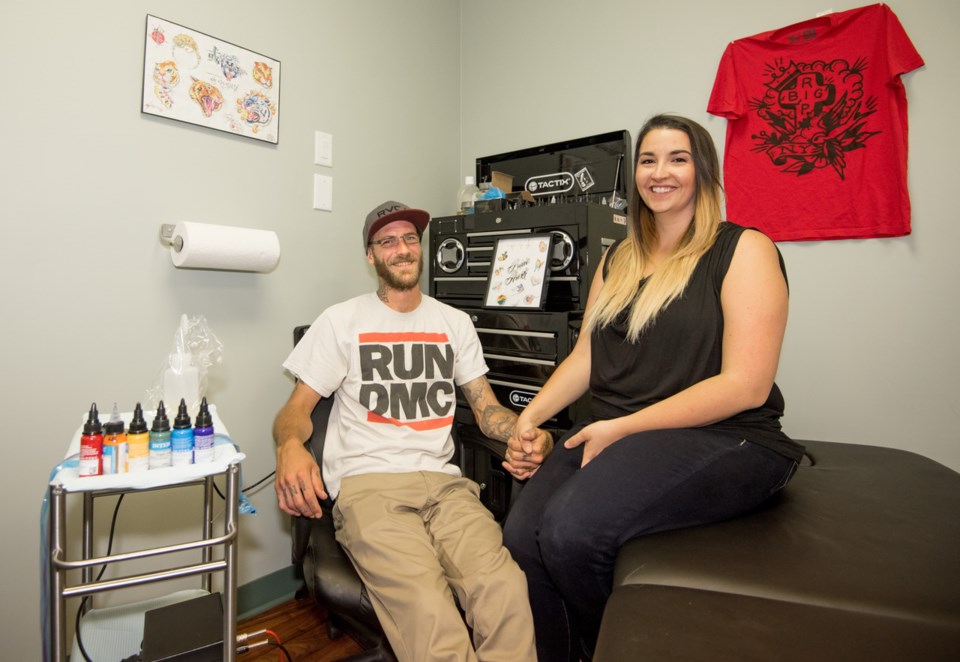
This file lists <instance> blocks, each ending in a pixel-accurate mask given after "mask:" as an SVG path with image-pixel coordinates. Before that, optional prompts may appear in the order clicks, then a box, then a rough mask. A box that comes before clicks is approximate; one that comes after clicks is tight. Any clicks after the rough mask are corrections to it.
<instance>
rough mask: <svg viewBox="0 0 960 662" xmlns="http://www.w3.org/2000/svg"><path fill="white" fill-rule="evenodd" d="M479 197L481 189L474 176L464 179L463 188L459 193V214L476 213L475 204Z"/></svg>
mask: <svg viewBox="0 0 960 662" xmlns="http://www.w3.org/2000/svg"><path fill="white" fill-rule="evenodd" d="M479 195H480V189H479V188H477V184H476V181H475V180H474V178H473V175H467V176H466V177H464V178H463V186H461V187H460V190H459V191H457V213H458V214H472V213H473V212H474V203H475V202H476V200H477V196H479Z"/></svg>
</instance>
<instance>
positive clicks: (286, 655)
mask: <svg viewBox="0 0 960 662" xmlns="http://www.w3.org/2000/svg"><path fill="white" fill-rule="evenodd" d="M261 634H269V635H270V636H271V637H273V638H274V639H276V641H275V642H274V641H270V640H269V639H264V640H262V641H257V642H254V643H252V644H247V645H244V646H239V647H238V648H237V653H238V654H242V653H246V652H247V651H250V650H253V649H254V648H259V647H261V646H274V647H275V648H278V649H279V650H280V653H281V657H280V659H281V661H282V660H284V659H286V660H287V662H293V657H292V656H291V655H290V651H288V650H287V649H286V648H284V646H283V644H282V643H280V637H279V636H277V633H276V632H274V631H273V630H258V631H256V632H250V633H249V634H238V635H237V643H238V644H243V643H244V642H245V641H246V640H247V639H249V638H250V637H257V636H259V635H261Z"/></svg>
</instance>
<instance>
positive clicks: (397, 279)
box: [373, 253, 423, 291]
mask: <svg viewBox="0 0 960 662" xmlns="http://www.w3.org/2000/svg"><path fill="white" fill-rule="evenodd" d="M404 257H408V256H402V255H398V256H396V257H395V258H394V260H395V261H397V260H401V259H402V258H404ZM373 266H374V268H375V269H376V270H377V276H379V277H380V279H381V280H383V282H384V283H385V284H386V285H387V287H389V288H391V289H394V290H400V291H406V290H412V289H414V288H415V287H420V274H422V273H423V253H421V254H420V258H419V259H418V260H417V270H416V273H415V274H413V275H411V276H405V275H398V274H396V273H394V272H393V271H391V270H390V267H389V266H387V263H386V262H384V261H383V260H381V259H380V258H378V257H377V256H376V255H374V256H373Z"/></svg>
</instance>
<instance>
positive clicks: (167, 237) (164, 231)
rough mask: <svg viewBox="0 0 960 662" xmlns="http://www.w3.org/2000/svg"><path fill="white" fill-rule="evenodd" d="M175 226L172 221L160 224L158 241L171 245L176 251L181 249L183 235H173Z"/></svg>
mask: <svg viewBox="0 0 960 662" xmlns="http://www.w3.org/2000/svg"><path fill="white" fill-rule="evenodd" d="M176 229H177V226H176V225H174V224H172V223H164V224H163V225H161V226H160V241H162V242H163V243H165V244H168V245H170V246H173V248H174V250H175V251H177V252H178V253H179V252H180V251H182V250H183V237H181V236H180V235H176V236H174V232H176Z"/></svg>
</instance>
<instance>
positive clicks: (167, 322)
mask: <svg viewBox="0 0 960 662" xmlns="http://www.w3.org/2000/svg"><path fill="white" fill-rule="evenodd" d="M148 13H150V14H154V15H157V16H160V17H162V18H165V19H167V20H170V21H174V22H177V23H180V24H182V25H185V26H187V27H190V28H192V29H195V30H198V31H202V32H205V33H207V34H210V35H212V36H214V37H218V38H220V39H223V40H226V41H230V42H233V43H235V44H239V45H241V46H245V47H247V48H250V49H253V50H256V51H258V52H261V53H264V54H266V55H268V56H270V57H273V58H275V59H278V60H280V61H281V71H282V82H281V107H280V112H281V119H280V134H279V135H280V142H279V145H278V146H271V145H268V144H266V143H260V142H256V141H253V140H249V139H245V138H240V137H236V136H232V135H229V134H226V133H221V132H215V131H212V130H209V129H204V128H199V127H193V126H190V125H186V124H181V123H177V122H173V121H169V120H165V119H162V118H156V117H151V116H145V115H142V114H141V113H140V90H141V77H142V74H141V72H142V66H143V40H144V26H145V16H146V14H148ZM458 25H459V7H458V5H457V4H456V3H450V2H446V1H445V0H418V1H417V2H405V3H396V2H392V1H390V0H363V1H361V2H349V3H348V2H338V1H336V0H287V1H285V2H280V3H273V4H270V3H266V4H265V3H262V2H252V1H250V0H237V1H236V2H232V3H228V4H224V3H213V2H210V3H208V2H190V1H185V0H160V1H154V2H140V1H135V0H124V1H120V0H113V1H111V0H91V1H90V2H85V3H73V2H34V1H26V0H6V1H5V2H4V3H3V5H2V8H0V54H2V60H3V61H4V62H5V63H6V65H5V67H4V69H5V74H4V81H3V87H4V90H5V97H6V102H5V103H4V111H3V113H2V117H3V124H2V126H3V128H2V132H3V141H2V144H3V146H2V148H0V149H2V157H3V158H2V161H3V165H2V168H3V177H2V178H0V210H2V212H0V215H2V219H3V223H2V226H3V232H4V237H3V242H2V243H3V245H4V247H5V250H6V256H5V259H4V260H3V261H2V264H0V270H2V279H0V280H2V283H3V285H2V287H3V297H2V301H3V308H4V313H3V338H4V341H3V344H2V348H3V349H2V352H3V376H2V377H0V381H2V384H3V390H2V398H3V399H2V403H3V404H2V408H3V417H4V427H5V438H6V448H7V452H6V458H7V459H6V467H7V471H6V472H5V474H6V477H5V479H4V480H3V481H2V487H0V490H2V492H0V495H2V501H0V502H2V504H3V515H2V517H3V530H4V531H5V532H6V537H7V543H6V544H5V546H4V564H3V570H2V585H3V593H4V599H3V600H2V601H0V633H2V634H3V640H4V650H5V657H6V658H7V659H18V660H33V659H39V658H40V654H39V650H40V644H39V642H40V631H39V625H38V621H39V616H38V614H39V611H38V610H39V606H38V601H39V598H38V594H39V581H38V579H39V570H38V515H39V511H40V503H41V499H42V497H43V495H44V490H45V486H46V482H47V476H48V475H49V472H50V470H51V468H52V467H53V466H55V465H56V464H57V463H58V462H59V461H60V460H61V459H62V457H63V454H64V452H65V451H66V447H67V442H68V441H69V439H70V436H71V435H72V433H73V431H74V430H75V429H76V427H77V426H78V424H79V423H80V420H81V413H82V412H83V411H84V410H86V409H87V408H88V407H89V406H90V403H91V402H92V401H96V402H97V403H98V405H99V406H100V408H101V410H105V409H106V410H109V408H110V407H111V406H112V403H113V402H114V401H118V402H119V403H120V406H121V408H124V409H127V410H129V409H131V408H132V407H133V405H134V403H135V402H136V400H138V399H140V398H142V397H143V394H144V391H145V389H146V388H147V387H148V386H150V384H151V382H152V380H153V379H154V376H155V372H156V371H157V370H158V368H159V367H160V363H161V361H162V360H163V358H164V356H165V355H166V353H167V352H168V351H169V348H170V345H171V342H172V340H173V331H174V329H175V327H176V324H177V320H178V319H179V316H180V314H181V313H184V312H185V313H188V314H190V315H197V314H203V315H205V316H206V318H207V320H208V322H209V324H210V325H211V327H212V328H213V330H214V331H215V332H216V333H217V335H218V336H219V338H220V340H221V341H222V342H223V344H224V361H223V364H222V366H220V367H218V368H216V369H215V370H214V372H213V373H211V384H210V390H209V393H208V395H209V396H210V400H211V401H212V402H214V403H216V405H217V406H218V409H219V412H220V415H221V417H222V418H223V420H224V421H225V422H226V424H227V426H228V427H229V431H230V433H231V434H232V436H233V437H234V439H235V440H236V441H237V442H238V443H239V444H240V446H241V448H242V450H243V451H244V452H245V453H246V455H247V460H246V461H245V462H244V465H243V474H244V478H245V481H246V483H247V484H250V483H252V482H253V481H254V480H256V479H258V478H261V477H263V476H264V475H266V474H267V473H269V472H270V471H272V470H273V467H274V456H273V449H272V446H273V442H272V439H271V435H270V427H271V424H272V419H273V416H274V415H275V413H276V411H277V410H278V409H279V407H280V405H281V404H282V403H283V401H284V400H285V399H286V396H287V395H288V394H289V392H290V390H291V389H292V382H291V380H290V379H289V378H288V377H287V376H286V375H285V374H284V373H283V371H282V369H281V367H280V363H281V361H282V360H283V358H284V357H285V356H286V354H287V352H288V351H289V349H290V347H291V344H292V335H291V334H292V329H293V326H294V325H296V324H301V323H305V322H311V321H313V318H314V317H315V316H316V315H317V314H318V313H319V312H320V310H321V309H323V308H324V307H325V306H327V305H329V304H331V303H333V302H335V301H338V300H340V299H342V298H344V297H346V296H350V295H354V294H358V293H361V292H364V291H369V290H370V289H372V288H373V287H374V286H375V279H374V277H373V275H372V271H370V270H369V268H368V267H367V265H366V262H365V260H364V259H363V253H362V251H361V247H360V239H359V235H360V229H361V227H362V223H363V220H364V217H365V215H366V213H367V212H368V211H369V210H370V209H372V208H373V207H374V206H375V205H376V204H378V203H380V202H382V201H383V200H386V199H399V200H402V201H405V202H407V203H408V204H411V205H417V206H423V207H425V208H426V209H428V210H430V211H431V212H433V213H434V214H446V213H450V212H451V211H452V205H453V198H454V194H455V192H456V188H457V177H458V174H457V172H456V171H457V156H458V139H459V117H458V110H457V103H458V95H459V91H458V86H459V38H458ZM317 129H320V130H323V131H327V132H330V133H332V134H333V136H334V167H333V169H332V170H325V169H322V168H319V167H317V166H314V165H312V163H313V134H314V131H315V130H317ZM315 172H327V173H328V174H332V175H333V178H334V211H333V212H332V213H323V212H318V211H314V210H313V209H312V208H311V204H312V177H313V173H315ZM178 220H194V221H201V222H210V223H222V224H227V225H237V226H242V227H254V228H265V229H270V230H274V231H276V232H277V234H278V235H279V237H280V243H281V248H282V253H283V255H282V259H281V262H280V265H279V267H278V268H277V270H276V271H275V272H273V273H270V274H249V273H226V272H214V271H188V270H177V269H175V268H174V267H173V266H172V264H171V262H170V257H169V254H168V249H166V248H164V247H163V246H162V245H161V243H160V241H159V239H158V232H159V228H160V225H161V224H162V223H174V222H176V221H178ZM198 499H199V496H198V495H197V494H194V495H193V496H192V497H182V498H179V499H177V498H174V500H173V502H172V503H173V504H174V505H169V504H170V503H171V502H168V501H165V500H164V499H163V498H161V497H160V495H157V494H145V495H140V496H138V497H136V498H129V499H127V500H125V502H124V504H123V506H122V508H121V510H120V517H119V521H118V531H119V534H118V538H117V542H116V545H115V550H114V551H131V550H133V549H137V548H139V547H142V546H146V545H147V544H149V543H150V542H151V541H152V542H155V541H156V539H157V537H159V536H158V535H155V534H157V532H158V531H159V532H167V531H171V532H178V531H179V532H180V533H181V534H182V532H183V531H186V532H187V534H186V535H187V539H190V538H191V537H195V536H197V535H199V530H198V526H199V524H198V522H199V513H200V511H199V504H198V501H197V500H198ZM104 501H105V502H106V504H105V505H101V509H102V510H101V512H102V513H103V519H104V520H106V521H105V522H104V524H105V525H106V524H109V515H110V512H111V509H112V505H113V503H112V501H111V500H104ZM252 501H253V503H254V504H255V506H256V507H257V508H258V511H259V512H258V514H257V515H256V516H252V517H246V516H245V517H243V519H242V521H241V532H242V537H241V543H240V549H241V550H242V551H241V554H240V577H239V579H240V582H241V583H246V582H249V581H251V580H253V579H256V578H258V577H262V576H264V575H267V574H269V573H271V572H273V571H275V570H278V569H280V568H284V567H286V566H288V565H289V562H290V546H289V534H288V526H287V523H286V518H285V517H283V516H281V513H280V512H279V510H278V509H277V507H276V497H275V496H274V494H273V489H272V485H271V484H268V486H267V487H266V489H264V490H262V491H259V492H257V493H256V494H255V495H254V496H253V497H252ZM157 503H160V504H162V505H163V506H164V508H163V509H161V510H159V511H158V509H157V508H156V507H152V506H155V505H156V504H157ZM181 511H188V512H186V513H184V512H181ZM101 528H105V527H101ZM74 532H75V533H76V530H74ZM102 538H103V535H102V533H101V537H100V539H101V540H102ZM74 542H75V545H74V548H73V550H74V552H76V551H77V550H78V547H79V537H76V538H75V539H74ZM98 551H100V552H102V551H103V548H102V547H100V548H98ZM108 576H110V575H108ZM194 585H195V583H194ZM169 588H170V587H169V586H168V585H166V584H164V585H159V586H158V587H156V591H161V592H162V591H166V590H169ZM144 591H146V589H144ZM134 592H135V590H134ZM130 593H131V591H121V592H117V593H115V594H111V595H110V596H104V597H108V598H109V600H107V601H106V602H105V604H108V603H110V602H114V601H120V602H123V601H126V600H129V599H130V595H129V594H130Z"/></svg>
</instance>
